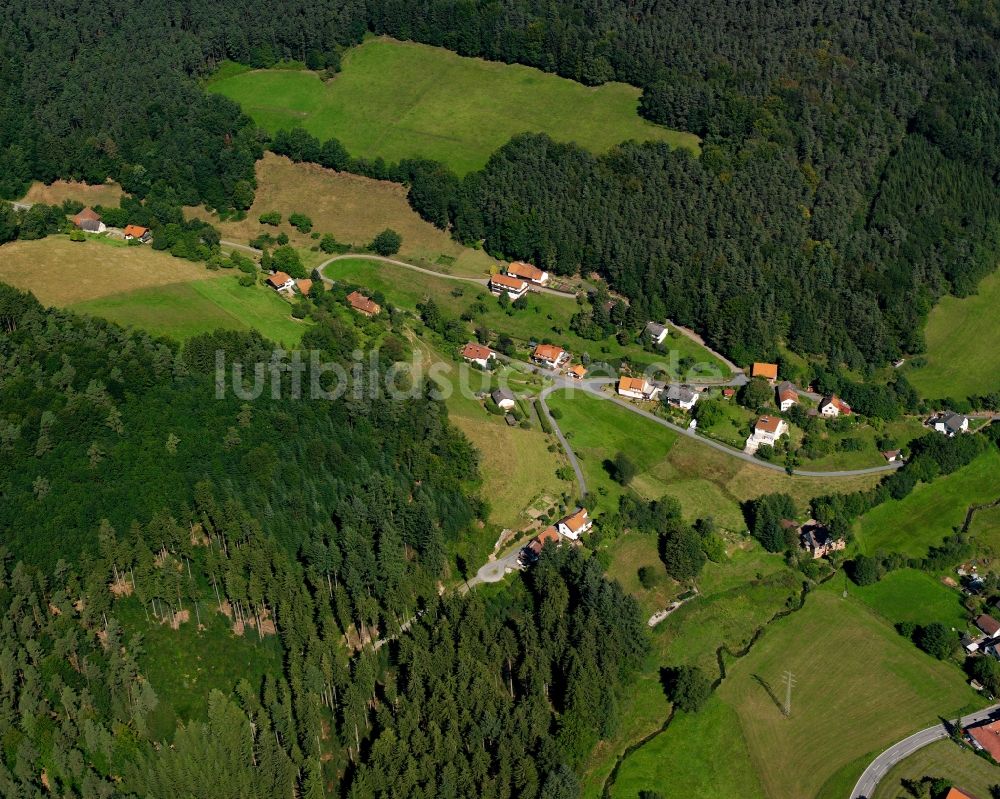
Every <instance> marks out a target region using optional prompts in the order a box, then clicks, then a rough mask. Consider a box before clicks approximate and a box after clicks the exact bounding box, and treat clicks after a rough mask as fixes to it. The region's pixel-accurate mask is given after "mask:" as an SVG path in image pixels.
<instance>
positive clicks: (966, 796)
mask: <svg viewBox="0 0 1000 799" xmlns="http://www.w3.org/2000/svg"><path fill="white" fill-rule="evenodd" d="M944 799H976V797H975V796H973V795H972V794H971V793H966V792H965V791H963V790H962V789H961V788H956V787H955V786H954V785H952V786H951V788H949V789H948V793H946V794H945V796H944Z"/></svg>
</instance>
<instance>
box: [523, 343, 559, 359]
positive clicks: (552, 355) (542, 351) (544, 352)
mask: <svg viewBox="0 0 1000 799" xmlns="http://www.w3.org/2000/svg"><path fill="white" fill-rule="evenodd" d="M565 352H566V350H564V349H563V348H562V347H557V346H556V345H555V344H539V345H538V346H537V347H535V351H534V352H533V353H531V357H532V358H539V359H541V360H544V361H557V360H559V359H560V358H561V357H562V356H563V355H564V354H565Z"/></svg>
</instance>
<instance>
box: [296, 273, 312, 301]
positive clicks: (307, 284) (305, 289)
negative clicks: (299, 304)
mask: <svg viewBox="0 0 1000 799" xmlns="http://www.w3.org/2000/svg"><path fill="white" fill-rule="evenodd" d="M312 287H313V282H312V281H311V280H310V279H309V278H307V277H304V278H302V279H301V280H296V281H295V288H297V289H298V290H299V294H301V295H302V296H303V297H305V296H306V295H307V294H308V293H309V291H310V289H312Z"/></svg>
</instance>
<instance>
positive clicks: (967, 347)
mask: <svg viewBox="0 0 1000 799" xmlns="http://www.w3.org/2000/svg"><path fill="white" fill-rule="evenodd" d="M997 308H1000V271H997V272H994V273H993V274H992V275H989V276H987V277H986V278H984V279H983V281H982V283H980V284H979V292H978V293H977V294H974V295H973V296H971V297H965V298H963V299H958V298H957V297H951V296H948V297H942V298H941V301H940V302H938V304H937V305H936V306H934V309H933V310H932V311H931V313H930V316H929V317H928V319H927V329H926V331H925V335H926V338H927V353H926V355H924V356H923V360H924V362H925V363H924V364H923V365H922V366H919V367H916V368H912V369H909V368H908V369H907V370H906V376H907V377H908V378H909V379H910V382H911V383H912V384H913V386H914V388H916V389H917V391H919V392H920V393H921V394H922V395H923V396H925V397H928V398H930V399H939V398H941V397H955V398H962V397H967V396H968V395H970V394H985V393H987V392H990V391H996V390H997V382H998V381H997V375H1000V347H997V345H996V338H997V332H998V329H1000V328H998V325H997Z"/></svg>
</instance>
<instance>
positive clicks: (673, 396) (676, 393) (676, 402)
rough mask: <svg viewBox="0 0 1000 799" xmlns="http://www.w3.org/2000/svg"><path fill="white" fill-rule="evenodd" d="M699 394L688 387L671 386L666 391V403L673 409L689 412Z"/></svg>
mask: <svg viewBox="0 0 1000 799" xmlns="http://www.w3.org/2000/svg"><path fill="white" fill-rule="evenodd" d="M700 396H701V394H700V393H699V392H697V391H695V390H694V389H692V388H689V387H688V386H678V385H676V384H675V385H672V386H670V388H668V389H667V402H668V403H670V404H671V405H673V406H674V407H675V408H681V409H683V410H685V411H689V410H691V409H692V408H693V407H694V406H695V403H696V402H697V401H698V398H699V397H700Z"/></svg>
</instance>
